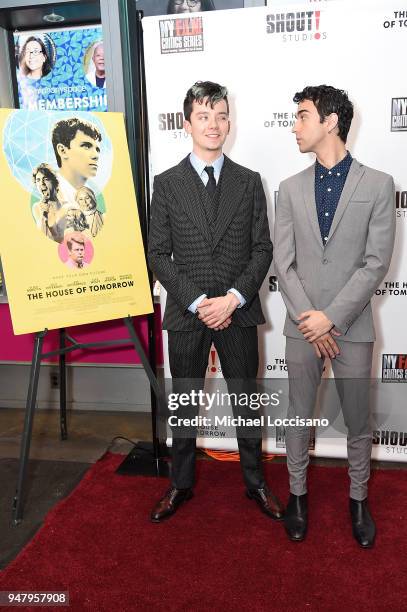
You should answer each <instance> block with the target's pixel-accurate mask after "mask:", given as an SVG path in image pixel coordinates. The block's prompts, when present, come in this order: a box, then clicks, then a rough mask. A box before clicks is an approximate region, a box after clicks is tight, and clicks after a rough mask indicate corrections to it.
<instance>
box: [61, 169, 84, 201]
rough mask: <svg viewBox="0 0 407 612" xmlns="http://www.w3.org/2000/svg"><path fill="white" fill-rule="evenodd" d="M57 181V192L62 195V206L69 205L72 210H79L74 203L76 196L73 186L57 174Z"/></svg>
mask: <svg viewBox="0 0 407 612" xmlns="http://www.w3.org/2000/svg"><path fill="white" fill-rule="evenodd" d="M57 179H58V182H59V191H60V194H61V195H62V198H61V200H62V204H67V203H68V204H71V205H72V207H73V208H74V207H75V208H79V206H78V204H77V202H76V201H75V196H76V191H77V190H76V189H75V187H74V186H73V185H71V183H70V182H69V181H67V180H66V178H65V177H64V176H62V174H60V173H58V174H57Z"/></svg>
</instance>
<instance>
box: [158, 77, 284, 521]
mask: <svg viewBox="0 0 407 612" xmlns="http://www.w3.org/2000/svg"><path fill="white" fill-rule="evenodd" d="M184 116H185V122H184V128H185V130H186V132H187V133H188V134H190V135H191V137H192V144H193V150H192V153H191V154H190V155H188V156H187V157H186V158H185V159H183V160H182V161H181V163H179V164H178V165H177V166H175V167H173V168H170V169H169V170H167V171H166V172H163V173H162V174H160V175H159V176H157V177H156V178H155V181H154V194H153V199H152V204H151V210H152V216H151V226H150V236H149V248H148V258H149V263H150V266H151V268H152V270H153V271H154V272H155V274H156V276H157V278H158V280H159V281H160V282H161V283H162V285H163V286H164V287H165V289H166V290H167V293H168V296H167V304H166V308H165V314H164V320H163V327H164V329H167V330H168V351H169V362H170V369H171V375H172V377H173V379H178V380H175V382H174V385H175V386H176V387H177V388H178V389H182V390H183V391H188V390H189V391H191V390H192V389H194V390H196V388H199V387H202V386H203V382H204V378H205V373H206V370H207V365H208V356H209V351H210V347H211V344H212V342H213V343H214V345H215V348H216V350H217V352H218V355H219V358H220V362H221V366H222V372H223V375H224V377H225V378H226V379H227V380H228V386H229V391H231V390H232V389H233V391H235V390H236V388H240V389H241V391H243V392H244V391H245V389H247V385H246V383H245V381H253V380H254V379H255V378H256V375H257V369H258V344H257V325H259V324H261V323H264V322H265V320H264V316H263V313H262V310H261V306H260V299H259V295H258V291H259V288H260V286H261V284H262V282H263V280H264V277H265V276H266V274H267V272H268V269H269V266H270V262H271V259H272V253H273V246H272V243H271V241H270V233H269V225H268V220H267V206H266V198H265V195H264V190H263V187H262V184H261V179H260V175H259V174H258V173H257V172H253V171H251V170H248V169H247V168H243V167H242V166H239V165H238V164H235V163H234V162H232V161H231V160H230V159H229V158H228V157H226V155H224V154H223V153H222V147H223V144H224V142H225V140H226V137H227V135H228V133H229V128H230V122H229V103H228V98H227V91H226V88H225V87H222V86H221V85H218V84H217V83H212V82H210V81H206V82H197V83H195V85H193V86H192V87H191V88H190V89H189V90H188V92H187V94H186V98H185V100H184ZM232 385H233V386H232ZM231 386H232V388H231ZM249 386H250V383H249ZM188 387H189V389H188ZM235 410H236V407H234V412H235ZM185 413H188V414H187V416H189V417H191V416H194V414H195V409H194V407H193V406H188V409H187V410H184V411H183V415H184V416H185ZM259 433H260V432H259ZM251 434H253V432H251ZM237 436H238V445H239V451H240V462H241V466H242V471H243V478H244V481H245V484H246V489H247V495H248V496H249V497H250V498H252V499H254V500H255V501H256V502H257V503H258V505H259V506H260V508H261V510H262V511H263V512H265V513H266V514H267V515H268V516H270V517H271V518H274V519H277V520H279V519H281V518H282V513H283V510H282V507H281V504H280V503H279V501H278V499H277V498H276V497H275V496H274V495H273V494H272V493H271V491H270V489H268V487H267V486H266V483H265V480H264V475H263V470H262V461H261V436H259V435H257V436H249V435H248V432H247V431H245V430H244V428H242V429H241V430H240V431H238V432H237ZM194 477H195V437H193V433H192V432H191V435H190V437H186V438H182V437H180V436H179V435H178V436H177V433H176V432H174V431H173V441H172V472H171V488H170V489H169V491H168V492H167V493H166V495H165V496H164V497H163V498H162V499H161V500H160V501H159V502H158V504H157V505H156V506H155V508H154V509H153V511H152V514H151V520H152V521H153V522H160V521H162V520H163V519H165V518H168V517H170V516H171V515H172V514H174V512H175V511H176V510H177V508H178V507H179V506H180V504H182V503H183V502H184V501H186V500H188V499H190V497H191V496H192V487H193V485H194Z"/></svg>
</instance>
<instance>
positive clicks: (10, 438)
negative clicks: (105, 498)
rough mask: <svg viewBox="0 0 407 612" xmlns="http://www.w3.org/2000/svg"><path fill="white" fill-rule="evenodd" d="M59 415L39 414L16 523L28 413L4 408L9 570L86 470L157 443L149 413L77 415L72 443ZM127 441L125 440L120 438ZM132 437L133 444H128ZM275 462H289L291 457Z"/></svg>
mask: <svg viewBox="0 0 407 612" xmlns="http://www.w3.org/2000/svg"><path fill="white" fill-rule="evenodd" d="M58 418H59V413H58V411H55V410H39V411H37V413H36V415H35V420H34V427H33V437H32V444H31V450H30V464H29V469H28V477H27V491H26V497H25V504H24V519H23V521H22V522H21V524H20V525H18V526H16V527H15V526H13V524H12V520H11V519H12V501H13V497H14V495H15V488H16V483H17V474H18V465H19V460H18V458H19V452H20V439H21V432H22V430H23V422H24V410H15V409H12V410H11V409H10V410H7V409H0V482H1V483H2V486H1V491H2V495H1V497H0V568H3V567H5V566H6V565H7V564H8V563H9V562H10V561H11V560H12V559H13V558H14V557H15V556H16V555H17V554H18V552H19V551H20V550H21V549H22V548H23V546H24V545H25V544H26V543H27V542H28V541H29V540H30V539H31V538H32V536H33V535H34V534H35V532H36V531H37V530H38V528H39V527H40V526H41V524H42V522H43V520H44V517H45V515H46V514H47V512H48V511H49V510H50V509H51V508H52V507H53V506H54V505H55V504H56V503H57V502H58V501H60V500H61V499H62V498H63V497H66V496H67V495H68V494H69V493H70V492H71V491H72V490H73V489H74V488H75V486H76V485H77V484H78V482H79V481H80V480H81V478H82V476H83V475H84V473H85V472H86V470H87V469H88V468H89V467H90V466H91V465H92V463H95V462H96V461H97V460H98V459H99V458H100V457H101V456H102V455H103V454H104V453H105V452H106V451H107V450H110V451H112V452H115V453H123V454H128V453H129V452H130V451H131V450H132V448H133V444H132V443H131V442H130V440H132V441H134V442H137V441H148V440H150V439H151V434H150V431H151V423H150V415H149V414H148V413H129V412H106V411H103V412H96V411H89V412H86V411H72V412H70V413H69V414H68V433H69V436H68V440H65V441H61V440H60V437H59V422H58ZM118 436H122V438H120V439H116V437H118ZM124 438H127V439H128V440H129V441H126V440H125V439H124ZM274 461H278V462H285V457H276V458H275V459H274ZM311 461H312V462H313V463H316V464H318V465H328V466H332V465H346V461H345V460H342V459H321V458H312V459H311ZM372 467H373V469H374V468H398V469H407V464H406V463H390V462H373V466H372Z"/></svg>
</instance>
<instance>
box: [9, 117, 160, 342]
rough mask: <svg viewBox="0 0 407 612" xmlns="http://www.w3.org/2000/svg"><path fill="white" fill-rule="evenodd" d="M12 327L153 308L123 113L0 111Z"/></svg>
mask: <svg viewBox="0 0 407 612" xmlns="http://www.w3.org/2000/svg"><path fill="white" fill-rule="evenodd" d="M0 134H1V137H2V150H1V152H0V176H1V177H2V198H1V202H0V251H1V256H2V264H3V269H4V273H5V276H6V278H7V293H8V300H9V304H10V310H11V316H12V321H13V328H14V333H16V334H23V333H27V332H35V331H40V330H42V329H45V328H48V329H55V328H60V327H69V326H71V325H79V324H84V323H92V322H96V321H105V320H109V319H116V318H121V317H126V316H127V315H141V314H145V313H148V312H152V310H153V307H152V301H151V295H150V287H149V281H148V275H147V268H146V262H145V256H144V248H143V242H142V236H141V231H140V225H139V219H138V213H137V203H136V196H135V192H134V185H133V179H132V174H131V166H130V160H129V154H128V149H127V140H126V133H125V127H124V120H123V115H122V114H121V113H89V112H76V113H75V114H72V113H69V112H62V111H26V110H6V109H1V110H0Z"/></svg>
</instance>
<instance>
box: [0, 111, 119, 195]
mask: <svg viewBox="0 0 407 612" xmlns="http://www.w3.org/2000/svg"><path fill="white" fill-rule="evenodd" d="M72 117H75V118H78V119H83V120H84V121H87V122H90V123H92V124H93V125H95V127H97V128H98V130H99V131H100V132H101V134H102V141H101V143H100V157H99V163H98V166H99V167H98V172H97V175H96V176H95V177H94V178H93V179H89V180H88V181H87V183H86V184H87V185H88V186H89V187H90V188H91V189H92V190H93V191H94V192H95V193H96V194H99V193H101V192H102V191H103V189H104V187H105V186H106V184H107V183H108V181H109V179H110V176H111V171H112V162H113V150H112V143H111V141H110V138H109V137H108V135H107V133H106V130H105V128H104V126H103V124H102V122H101V121H100V120H99V118H98V117H97V116H96V115H95V114H93V113H92V114H91V113H89V112H84V111H82V112H81V111H76V112H75V113H72V112H65V111H28V110H16V111H14V112H13V113H12V114H11V115H10V118H9V119H8V121H7V123H6V125H5V128H4V135H3V143H4V154H5V157H6V159H7V163H8V165H9V167H10V170H11V172H12V173H13V176H14V177H15V178H16V179H17V181H18V182H19V183H20V185H21V186H22V187H24V189H25V190H26V191H28V192H30V193H31V192H32V189H33V170H34V168H36V166H38V164H41V163H46V164H49V165H50V166H51V167H52V168H53V169H54V170H55V171H57V170H58V166H57V161H56V158H55V154H54V149H53V147H52V142H51V137H52V130H53V127H54V125H55V124H56V123H57V122H58V121H60V120H61V119H70V118H72Z"/></svg>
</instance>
